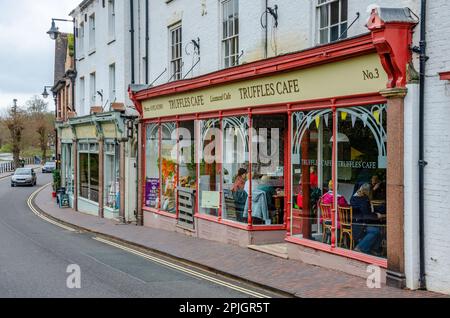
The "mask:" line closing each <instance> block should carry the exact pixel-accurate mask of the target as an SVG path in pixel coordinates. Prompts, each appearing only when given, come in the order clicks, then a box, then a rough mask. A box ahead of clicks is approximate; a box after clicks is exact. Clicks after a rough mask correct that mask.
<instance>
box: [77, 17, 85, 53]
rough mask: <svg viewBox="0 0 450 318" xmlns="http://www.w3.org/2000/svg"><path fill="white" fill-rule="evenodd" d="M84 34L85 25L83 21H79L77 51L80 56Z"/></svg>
mask: <svg viewBox="0 0 450 318" xmlns="http://www.w3.org/2000/svg"><path fill="white" fill-rule="evenodd" d="M84 35H85V25H84V22H81V23H80V28H79V30H78V52H79V56H80V57H83V56H84V39H85V37H84Z"/></svg>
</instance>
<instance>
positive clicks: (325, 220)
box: [319, 202, 333, 243]
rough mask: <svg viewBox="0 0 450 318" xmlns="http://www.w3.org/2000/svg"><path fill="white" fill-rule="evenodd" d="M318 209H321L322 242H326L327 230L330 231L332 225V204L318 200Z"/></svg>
mask: <svg viewBox="0 0 450 318" xmlns="http://www.w3.org/2000/svg"><path fill="white" fill-rule="evenodd" d="M319 206H320V211H322V228H323V236H322V242H323V243H326V238H327V230H328V231H329V232H330V236H331V232H332V227H333V212H332V205H331V204H323V203H322V202H320V204H319Z"/></svg>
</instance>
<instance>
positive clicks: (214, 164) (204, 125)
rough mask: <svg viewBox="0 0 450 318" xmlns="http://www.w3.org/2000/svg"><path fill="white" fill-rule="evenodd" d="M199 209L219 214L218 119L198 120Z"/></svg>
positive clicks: (219, 133)
mask: <svg viewBox="0 0 450 318" xmlns="http://www.w3.org/2000/svg"><path fill="white" fill-rule="evenodd" d="M200 132H201V146H200V151H199V152H200V153H199V158H200V171H199V180H198V182H199V187H200V189H199V202H198V204H199V211H200V213H201V214H206V215H210V216H219V208H220V201H221V199H220V188H221V187H220V179H221V178H220V136H221V132H220V121H219V120H218V119H211V120H204V121H200Z"/></svg>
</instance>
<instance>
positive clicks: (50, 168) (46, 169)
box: [42, 161, 56, 173]
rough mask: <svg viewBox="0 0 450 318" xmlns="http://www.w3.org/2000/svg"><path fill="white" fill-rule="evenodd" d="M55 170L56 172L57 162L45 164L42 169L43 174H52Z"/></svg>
mask: <svg viewBox="0 0 450 318" xmlns="http://www.w3.org/2000/svg"><path fill="white" fill-rule="evenodd" d="M55 170H56V162H54V161H48V162H46V163H45V165H44V167H43V168H42V173H52V172H53V171H55Z"/></svg>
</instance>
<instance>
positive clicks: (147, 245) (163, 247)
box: [34, 187, 446, 298]
mask: <svg viewBox="0 0 450 318" xmlns="http://www.w3.org/2000/svg"><path fill="white" fill-rule="evenodd" d="M34 204H35V206H36V207H38V208H39V210H40V211H41V212H42V213H44V214H45V215H47V216H48V217H50V218H53V219H55V220H59V221H60V222H63V223H64V224H67V225H70V226H74V227H76V228H78V229H80V230H83V231H89V232H91V233H95V234H97V235H103V236H105V237H108V238H111V239H114V240H116V241H118V242H123V243H125V244H129V245H131V246H136V247H138V248H141V249H145V250H148V251H151V252H153V253H159V254H160V255H164V256H168V257H171V258H173V259H177V260H179V261H183V262H185V263H189V264H192V265H194V266H196V267H200V268H204V269H207V270H210V271H214V272H217V273H220V274H221V275H225V276H227V277H230V278H233V279H238V280H240V281H244V282H247V283H251V284H254V285H255V286H259V287H261V288H265V289H267V290H272V291H274V292H280V293H284V294H286V295H291V296H294V297H300V298H435V297H446V296H444V295H441V294H436V293H432V292H427V291H410V290H400V289H396V288H391V287H389V286H386V285H382V287H381V288H380V289H370V288H368V287H367V283H366V280H364V279H362V278H360V277H356V276H352V275H348V274H345V273H342V272H338V271H334V270H329V269H325V268H321V267H317V266H313V265H309V264H304V263H302V262H299V261H294V260H285V259H281V258H277V257H274V256H271V255H267V254H263V253H260V252H257V251H253V250H250V249H245V248H241V247H237V246H232V245H226V244H222V243H217V242H212V241H208V240H203V239H199V238H192V237H187V236H185V235H182V234H179V233H175V232H169V231H164V230H158V229H152V228H147V227H138V226H136V225H123V224H119V223H118V222H117V221H113V220H106V219H100V218H98V217H95V216H90V215H86V214H83V213H79V212H75V211H73V210H72V209H59V208H58V207H57V205H56V203H55V202H54V200H52V199H51V189H50V187H46V188H44V189H43V190H42V191H41V192H40V193H39V194H38V195H37V196H36V197H35V199H34Z"/></svg>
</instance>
